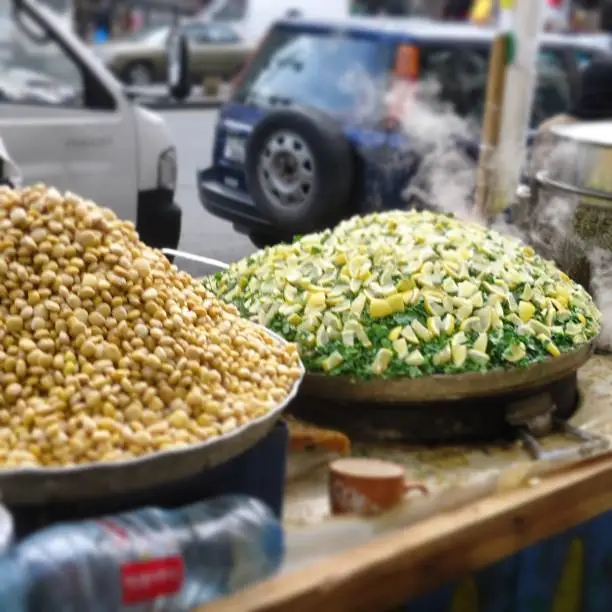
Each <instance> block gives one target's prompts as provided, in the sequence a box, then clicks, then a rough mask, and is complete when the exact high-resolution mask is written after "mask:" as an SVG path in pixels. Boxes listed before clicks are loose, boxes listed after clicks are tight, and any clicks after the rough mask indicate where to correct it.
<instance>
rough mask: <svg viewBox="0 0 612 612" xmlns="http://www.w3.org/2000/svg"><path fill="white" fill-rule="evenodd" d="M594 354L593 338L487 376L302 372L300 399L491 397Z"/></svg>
mask: <svg viewBox="0 0 612 612" xmlns="http://www.w3.org/2000/svg"><path fill="white" fill-rule="evenodd" d="M594 350H595V341H594V340H593V341H591V342H589V343H588V344H585V345H584V346H582V347H581V348H579V349H578V350H576V351H572V352H569V353H563V354H562V355H560V356H559V357H551V358H550V359H547V360H546V361H542V362H541V363H537V364H535V365H533V366H530V367H529V368H513V369H508V370H501V369H500V370H493V371H491V372H487V373H486V374H479V373H468V374H457V375H449V374H439V375H438V374H436V375H433V376H423V377H421V378H413V379H409V378H398V379H376V380H369V381H362V380H354V379H351V378H349V377H348V376H327V375H324V374H312V373H307V374H306V376H305V377H304V383H303V384H302V387H301V395H302V396H308V397H315V398H320V399H333V400H335V401H351V402H367V403H373V404H386V403H407V404H415V403H419V404H422V403H428V402H440V401H456V400H464V399H469V398H477V397H487V396H496V395H502V394H509V393H513V392H516V391H524V390H528V389H532V388H537V387H542V386H543V385H546V384H547V383H552V382H554V381H557V380H560V379H562V378H565V377H566V376H568V375H569V374H572V373H573V372H576V370H578V368H579V367H580V366H581V365H583V364H584V363H586V362H587V361H588V359H589V358H590V357H591V355H592V354H593V352H594Z"/></svg>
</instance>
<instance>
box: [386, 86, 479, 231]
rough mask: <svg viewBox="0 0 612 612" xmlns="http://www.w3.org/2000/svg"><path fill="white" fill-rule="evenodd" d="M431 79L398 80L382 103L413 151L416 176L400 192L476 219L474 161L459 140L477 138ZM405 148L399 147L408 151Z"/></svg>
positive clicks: (467, 123) (475, 140)
mask: <svg viewBox="0 0 612 612" xmlns="http://www.w3.org/2000/svg"><path fill="white" fill-rule="evenodd" d="M439 93H440V86H439V85H438V84H437V83H436V82H435V81H425V82H422V83H420V84H418V85H410V84H405V83H398V84H396V85H395V86H394V87H393V88H392V89H391V91H390V93H389V95H388V96H387V100H386V105H387V107H388V108H392V109H394V112H395V116H396V117H397V119H398V120H399V122H400V124H401V127H402V130H403V131H404V132H405V134H407V135H408V137H409V140H408V142H407V143H406V148H407V149H409V150H410V151H413V152H414V153H416V155H417V156H418V158H419V164H418V168H417V172H416V174H415V175H414V176H413V177H412V180H411V181H410V184H409V185H408V186H407V188H406V191H405V192H404V198H405V199H407V200H409V199H410V198H411V196H413V195H414V194H415V193H416V194H417V195H418V196H420V197H421V198H423V197H425V198H426V199H427V200H428V202H429V205H430V207H431V208H435V209H438V210H441V211H443V212H446V213H453V214H454V215H455V216H456V217H458V218H460V219H465V220H468V219H469V220H476V219H477V218H478V216H477V214H476V212H475V209H474V207H473V201H474V190H475V188H476V162H475V160H473V159H471V158H470V157H469V156H468V155H467V153H466V150H465V148H464V147H462V146H461V145H460V144H459V143H470V142H471V143H475V142H478V139H477V136H476V131H475V129H474V126H473V125H472V124H471V123H470V122H469V121H468V120H466V119H463V118H461V117H459V116H458V115H457V114H455V113H454V112H453V109H452V107H451V106H450V105H449V104H444V103H443V102H441V101H440V99H439ZM407 154H408V151H407V150H404V151H400V156H401V155H404V156H405V155H407Z"/></svg>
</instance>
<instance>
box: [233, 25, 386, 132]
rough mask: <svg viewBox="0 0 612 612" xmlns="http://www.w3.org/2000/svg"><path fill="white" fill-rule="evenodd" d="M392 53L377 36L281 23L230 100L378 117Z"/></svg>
mask: <svg viewBox="0 0 612 612" xmlns="http://www.w3.org/2000/svg"><path fill="white" fill-rule="evenodd" d="M391 57H392V50H391V46H390V45H387V44H385V43H384V42H381V41H380V39H377V38H373V37H369V36H365V35H364V36H362V35H359V34H353V33H348V34H347V33H346V32H342V33H340V32H336V31H330V30H314V29H313V30H307V31H305V30H304V29H302V28H296V27H291V26H287V25H280V26H277V27H276V28H274V29H273V30H272V31H271V32H270V34H269V35H268V36H267V38H266V39H265V41H264V43H263V45H262V46H261V48H260V49H259V51H258V52H257V54H256V55H255V57H254V58H253V60H252V61H251V63H250V64H249V65H248V67H247V68H246V71H245V73H244V74H243V76H242V79H241V80H240V82H239V84H238V87H237V89H236V91H235V93H234V97H233V101H234V102H238V103H240V104H247V105H249V104H251V105H256V106H279V105H280V106H291V105H294V104H297V105H300V106H310V107H314V108H316V109H320V110H323V111H327V112H330V113H332V114H334V115H339V116H350V117H351V118H353V119H362V120H364V121H367V120H368V119H374V120H377V118H378V116H379V114H380V105H381V102H382V98H383V93H382V92H384V91H385V89H386V83H387V79H388V77H389V72H390V69H391Z"/></svg>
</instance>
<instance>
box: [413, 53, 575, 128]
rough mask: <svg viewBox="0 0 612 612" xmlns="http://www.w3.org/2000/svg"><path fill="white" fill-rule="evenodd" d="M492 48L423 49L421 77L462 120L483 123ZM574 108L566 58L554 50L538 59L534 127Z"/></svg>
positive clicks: (541, 54)
mask: <svg viewBox="0 0 612 612" xmlns="http://www.w3.org/2000/svg"><path fill="white" fill-rule="evenodd" d="M488 66H489V48H488V47H485V46H472V47H469V46H467V45H466V46H461V47H460V46H457V45H448V44H438V45H427V46H424V47H423V48H422V49H421V72H420V74H421V77H422V78H423V79H431V80H434V81H435V82H436V84H437V87H438V89H439V92H438V95H439V97H440V98H441V100H442V101H444V102H448V103H450V104H451V105H452V107H453V108H454V110H455V112H456V113H457V114H459V115H460V116H462V117H466V118H473V119H475V120H480V119H481V118H482V116H483V112H484V101H485V94H486V85H487V75H488V69H489V68H488ZM570 104H571V88H570V83H569V75H568V72H567V68H566V66H565V63H564V58H563V55H562V54H561V53H560V52H558V51H556V50H551V49H544V50H541V51H540V53H539V56H538V83H537V87H536V93H535V99H534V108H533V115H532V121H531V123H532V125H537V124H538V123H540V122H541V121H543V120H544V119H547V118H549V117H552V116H553V115H556V114H558V113H562V112H565V111H566V110H567V109H568V108H569V106H570Z"/></svg>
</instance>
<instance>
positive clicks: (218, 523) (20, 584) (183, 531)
mask: <svg viewBox="0 0 612 612" xmlns="http://www.w3.org/2000/svg"><path fill="white" fill-rule="evenodd" d="M283 553H284V539H283V532H282V528H281V526H280V525H279V523H278V521H277V520H276V518H275V517H274V516H273V514H272V512H271V511H270V510H269V509H268V508H267V507H266V506H265V505H264V504H262V503H261V502H259V501H257V500H254V499H251V498H248V497H241V496H228V497H221V498H217V499H213V500H211V501H207V502H202V503H197V504H193V505H191V506H187V507H185V508H181V509H179V510H171V511H167V510H161V509H159V508H145V509H142V510H138V511H135V512H130V513H126V514H121V515H117V516H113V517H108V518H103V519H100V520H93V521H85V522H81V523H70V524H64V525H58V526H56V527H50V528H48V529H45V530H42V531H40V532H38V533H36V534H34V535H32V536H29V537H28V538H26V539H25V540H23V541H22V542H21V543H20V544H19V545H17V546H16V547H14V548H13V549H11V550H10V551H9V553H8V554H7V555H5V556H4V557H3V558H2V559H0V610H2V611H3V612H4V611H6V612H85V611H87V612H128V611H129V612H162V611H163V612H170V611H172V612H183V611H185V612H187V611H188V610H191V609H192V608H193V607H195V606H198V605H200V604H204V603H206V602H209V601H211V600H213V599H216V598H217V597H221V596H223V595H228V594H230V593H232V592H234V591H236V590H239V589H241V588H243V587H245V586H248V585H249V584H252V583H254V582H256V581H258V580H262V579H264V578H266V577H268V576H270V575H271V574H272V573H274V572H275V571H276V570H277V569H278V568H279V566H280V564H281V562H282V559H283Z"/></svg>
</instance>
